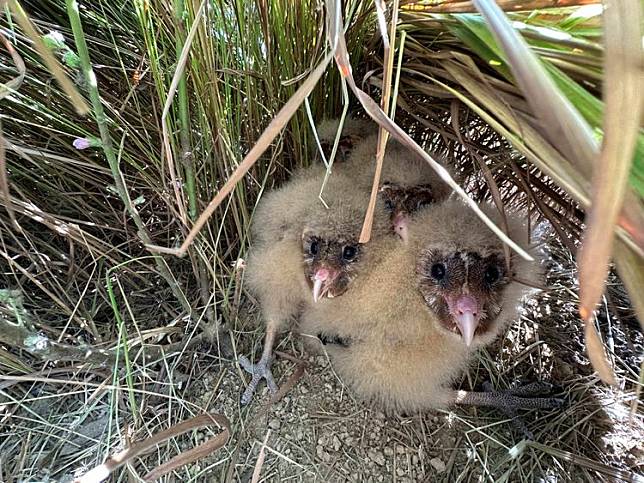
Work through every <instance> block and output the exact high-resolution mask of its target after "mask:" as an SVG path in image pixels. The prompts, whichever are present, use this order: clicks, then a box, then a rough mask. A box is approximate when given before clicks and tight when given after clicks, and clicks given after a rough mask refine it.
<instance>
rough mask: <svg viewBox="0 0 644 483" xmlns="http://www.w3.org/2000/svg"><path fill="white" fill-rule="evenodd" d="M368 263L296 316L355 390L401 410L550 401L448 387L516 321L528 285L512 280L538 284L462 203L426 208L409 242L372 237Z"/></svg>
mask: <svg viewBox="0 0 644 483" xmlns="http://www.w3.org/2000/svg"><path fill="white" fill-rule="evenodd" d="M487 211H488V213H489V214H490V216H492V218H493V219H497V220H498V216H495V215H494V212H493V210H490V209H488V210H487ZM510 223H511V231H510V236H511V237H512V238H513V239H514V240H515V241H517V242H519V243H520V244H521V245H522V246H523V247H525V248H529V247H528V243H527V236H526V230H525V228H524V227H522V226H521V224H520V223H518V222H517V221H516V220H510ZM368 261H369V262H370V263H369V267H368V269H367V268H365V269H364V270H363V275H362V276H361V277H360V278H358V279H357V280H356V281H355V282H354V283H353V284H352V285H351V287H350V288H349V290H348V291H347V293H346V294H345V296H344V297H342V298H341V299H336V300H330V301H328V303H326V304H324V305H319V306H315V307H310V308H307V310H306V311H305V312H304V313H303V315H302V317H301V322H300V330H301V332H302V333H303V334H307V335H309V336H317V337H318V338H319V339H320V341H322V343H326V345H325V346H324V347H325V349H326V351H328V354H329V356H330V358H331V361H332V363H333V365H334V367H335V370H336V371H337V372H338V374H340V376H341V377H342V378H343V379H344V381H345V382H347V383H348V384H349V385H350V386H352V387H353V388H354V389H355V391H356V392H357V393H358V394H359V395H361V396H362V397H364V398H366V399H370V400H374V401H376V402H378V403H380V404H381V405H382V406H384V407H385V408H386V409H390V410H403V411H418V410H422V409H428V408H440V407H446V406H449V405H451V404H456V403H460V404H477V405H493V406H503V407H505V406H511V407H518V406H520V407H523V406H530V405H531V404H532V405H534V404H536V406H535V407H539V405H542V406H544V407H550V406H551V405H552V404H554V402H553V401H554V400H552V399H546V398H540V399H532V400H529V399H524V398H521V397H518V396H512V395H506V394H503V393H498V392H490V393H471V392H463V391H454V390H453V389H452V388H451V384H452V383H453V382H454V381H455V380H456V378H457V377H459V376H460V375H461V374H462V372H463V371H464V369H465V368H466V367H467V365H468V363H469V362H470V361H471V359H472V356H473V354H474V352H475V350H476V348H477V347H480V346H482V345H485V344H487V343H489V342H491V341H492V340H494V339H495V338H496V337H497V336H498V335H499V334H500V333H501V332H502V331H503V330H504V328H505V327H506V326H507V324H508V323H509V322H510V321H511V320H513V319H515V318H516V316H517V310H518V304H519V301H520V299H521V298H522V296H523V295H525V294H526V293H527V292H529V291H530V288H529V287H527V286H526V285H523V284H521V283H519V282H518V281H516V280H515V278H516V277H519V278H520V279H521V280H522V281H528V282H533V283H534V282H536V281H537V279H538V278H539V273H540V270H539V265H538V263H535V262H527V261H525V260H523V259H521V258H519V257H518V256H514V255H513V256H512V257H511V265H510V270H509V271H508V270H507V268H506V265H505V263H506V262H505V258H504V254H503V246H502V244H501V242H500V241H499V239H498V238H497V237H496V236H495V235H494V234H493V233H492V232H491V231H490V230H489V229H488V228H487V227H486V226H485V225H484V224H483V223H482V222H481V221H480V220H479V219H478V218H477V217H476V215H475V214H474V213H473V212H472V211H471V210H470V209H469V208H467V207H466V206H465V205H464V204H462V203H461V202H460V201H457V200H449V201H445V202H443V203H441V204H435V205H431V206H429V207H428V208H425V209H423V210H422V212H420V213H418V214H417V215H416V216H415V217H414V218H413V219H412V221H411V222H410V225H409V241H408V243H407V244H403V243H401V242H400V241H399V240H395V239H394V240H392V239H380V240H378V241H375V242H374V243H373V245H372V246H371V247H370V251H369V260H368ZM305 340H308V341H311V340H315V339H313V338H311V337H305ZM309 344H311V343H309ZM312 344H313V345H316V344H317V349H320V348H321V346H322V344H320V342H314V343H312ZM504 405H505V406H504Z"/></svg>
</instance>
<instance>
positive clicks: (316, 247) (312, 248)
mask: <svg viewBox="0 0 644 483" xmlns="http://www.w3.org/2000/svg"><path fill="white" fill-rule="evenodd" d="M319 251H320V242H318V241H317V240H313V241H311V244H310V245H309V253H310V254H311V255H317V254H318V252H319Z"/></svg>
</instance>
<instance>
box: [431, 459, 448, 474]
mask: <svg viewBox="0 0 644 483" xmlns="http://www.w3.org/2000/svg"><path fill="white" fill-rule="evenodd" d="M429 464H430V465H432V466H433V467H434V469H435V470H436V472H437V473H442V472H444V471H445V469H446V466H445V463H443V460H442V459H440V458H432V459H431V460H429Z"/></svg>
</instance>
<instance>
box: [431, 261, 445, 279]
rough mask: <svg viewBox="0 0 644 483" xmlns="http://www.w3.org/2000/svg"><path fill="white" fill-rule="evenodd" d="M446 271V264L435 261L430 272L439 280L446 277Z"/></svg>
mask: <svg viewBox="0 0 644 483" xmlns="http://www.w3.org/2000/svg"><path fill="white" fill-rule="evenodd" d="M446 272H447V270H446V269H445V265H444V264H442V263H434V265H432V268H430V269H429V274H430V275H431V276H432V278H433V279H434V280H439V281H440V280H443V279H444V278H445V274H446Z"/></svg>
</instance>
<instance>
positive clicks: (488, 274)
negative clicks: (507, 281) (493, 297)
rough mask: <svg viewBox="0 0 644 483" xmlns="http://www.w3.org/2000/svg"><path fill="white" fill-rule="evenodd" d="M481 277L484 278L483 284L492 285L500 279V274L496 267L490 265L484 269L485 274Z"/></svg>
mask: <svg viewBox="0 0 644 483" xmlns="http://www.w3.org/2000/svg"><path fill="white" fill-rule="evenodd" d="M483 276H484V278H485V283H487V284H488V285H493V284H495V283H496V282H498V281H499V279H500V278H501V272H500V271H499V268H498V267H497V266H496V265H490V266H489V267H487V268H486V269H485V274H484V275H483Z"/></svg>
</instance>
